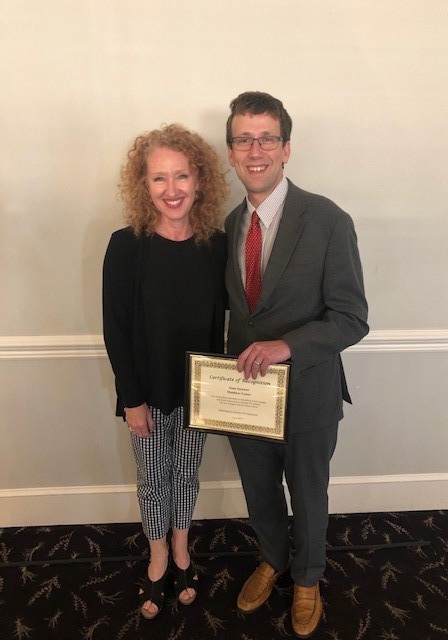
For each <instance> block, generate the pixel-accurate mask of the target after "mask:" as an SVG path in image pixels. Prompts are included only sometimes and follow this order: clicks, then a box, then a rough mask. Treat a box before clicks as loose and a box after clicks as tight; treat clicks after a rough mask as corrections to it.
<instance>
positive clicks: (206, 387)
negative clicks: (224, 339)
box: [184, 351, 290, 442]
mask: <svg viewBox="0 0 448 640" xmlns="http://www.w3.org/2000/svg"><path fill="white" fill-rule="evenodd" d="M236 364H237V360H236V358H233V357H232V356H227V355H215V354H207V353H198V352H193V351H188V352H187V353H186V393H185V414H184V422H185V427H186V428H188V429H194V430H198V431H204V432H210V433H215V434H218V435H227V436H242V437H248V438H261V439H263V440H269V441H275V442H285V441H286V436H287V434H286V418H287V412H288V411H287V410H288V387H289V377H290V376H289V373H290V364H289V363H280V364H273V365H270V366H269V367H268V369H267V372H266V375H265V376H257V378H256V379H255V380H253V379H252V378H249V379H248V380H245V379H244V374H243V373H239V372H238V371H237V368H236Z"/></svg>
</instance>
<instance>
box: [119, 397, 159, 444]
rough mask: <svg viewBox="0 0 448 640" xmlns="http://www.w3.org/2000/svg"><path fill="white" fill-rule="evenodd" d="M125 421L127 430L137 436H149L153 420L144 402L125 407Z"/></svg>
mask: <svg viewBox="0 0 448 640" xmlns="http://www.w3.org/2000/svg"><path fill="white" fill-rule="evenodd" d="M125 417H126V422H127V423H128V427H129V431H130V432H131V433H132V434H133V435H134V436H138V437H139V438H149V437H150V435H151V431H152V430H153V429H154V420H153V419H152V414H151V410H150V408H149V407H148V405H147V404H146V403H144V404H141V405H140V406H139V407H131V408H129V409H128V408H126V409H125Z"/></svg>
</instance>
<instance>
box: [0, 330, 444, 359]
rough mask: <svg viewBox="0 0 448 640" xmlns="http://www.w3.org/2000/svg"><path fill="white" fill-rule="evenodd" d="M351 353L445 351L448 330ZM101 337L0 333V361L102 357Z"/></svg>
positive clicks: (394, 334)
mask: <svg viewBox="0 0 448 640" xmlns="http://www.w3.org/2000/svg"><path fill="white" fill-rule="evenodd" d="M347 351H352V352H354V353H370V352H379V353H383V352H389V351H392V352H402V351H407V352H409V351H411V352H418V351H426V352H434V351H448V329H401V330H399V329H391V330H377V331H374V330H373V331H371V332H370V333H369V335H368V336H366V337H365V338H364V340H362V341H361V342H360V343H359V344H356V345H354V346H353V347H349V348H348V349H347ZM106 356H107V354H106V349H105V347H104V341H103V336H102V335H101V334H99V335H65V336H64V335H53V336H0V360H30V359H39V360H41V359H42V360H47V359H53V358H77V359H78V358H105V357H106Z"/></svg>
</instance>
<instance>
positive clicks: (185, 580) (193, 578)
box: [173, 562, 198, 606]
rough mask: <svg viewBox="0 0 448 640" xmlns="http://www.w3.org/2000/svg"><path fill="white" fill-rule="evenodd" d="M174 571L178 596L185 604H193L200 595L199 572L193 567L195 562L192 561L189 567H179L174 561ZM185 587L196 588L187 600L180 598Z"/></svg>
mask: <svg viewBox="0 0 448 640" xmlns="http://www.w3.org/2000/svg"><path fill="white" fill-rule="evenodd" d="M173 565H174V566H173V572H174V589H175V591H176V596H177V599H178V600H179V602H180V603H181V604H183V605H185V606H188V605H189V604H192V603H193V602H194V601H195V599H196V596H197V595H198V574H197V572H196V570H195V569H194V567H193V563H192V562H190V564H189V565H188V567H187V569H179V567H178V566H177V565H176V563H173ZM185 589H194V593H193V595H191V596H190V597H189V598H187V599H186V600H181V599H180V597H179V596H180V594H181V593H182V591H185Z"/></svg>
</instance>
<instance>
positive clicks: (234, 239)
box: [228, 199, 247, 308]
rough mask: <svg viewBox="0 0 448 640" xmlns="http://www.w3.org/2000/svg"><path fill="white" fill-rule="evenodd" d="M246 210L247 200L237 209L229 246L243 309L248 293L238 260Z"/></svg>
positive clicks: (236, 289)
mask: <svg viewBox="0 0 448 640" xmlns="http://www.w3.org/2000/svg"><path fill="white" fill-rule="evenodd" d="M245 209H246V199H244V200H243V202H242V203H241V204H240V206H239V207H238V209H237V212H236V215H235V217H234V220H233V222H234V224H233V225H232V227H231V228H230V230H229V231H230V234H229V237H228V246H229V252H230V251H231V252H232V258H233V259H232V260H230V264H231V265H232V269H233V272H232V278H233V282H234V294H235V296H236V298H237V299H238V302H237V305H238V306H239V307H240V308H242V306H244V305H246V306H247V298H246V291H245V290H244V285H243V281H242V278H241V270H240V262H239V259H238V238H239V231H240V225H241V217H242V215H243V213H244V211H245Z"/></svg>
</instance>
